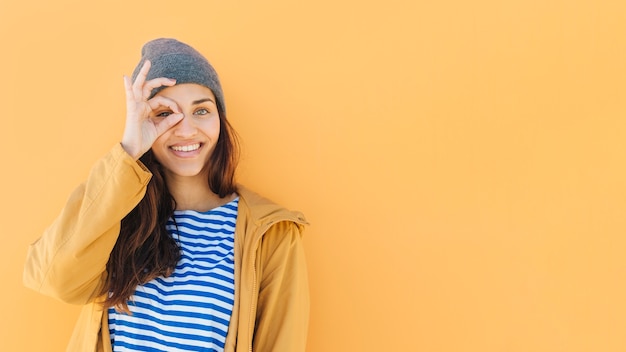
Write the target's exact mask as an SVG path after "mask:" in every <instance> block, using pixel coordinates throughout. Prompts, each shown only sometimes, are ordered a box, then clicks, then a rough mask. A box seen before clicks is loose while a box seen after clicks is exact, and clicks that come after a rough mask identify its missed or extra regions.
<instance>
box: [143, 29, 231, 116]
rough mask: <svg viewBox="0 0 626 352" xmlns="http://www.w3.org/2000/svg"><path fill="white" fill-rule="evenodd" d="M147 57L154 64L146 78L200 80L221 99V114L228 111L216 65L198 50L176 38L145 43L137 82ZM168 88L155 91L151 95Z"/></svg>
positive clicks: (159, 88)
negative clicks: (214, 67)
mask: <svg viewBox="0 0 626 352" xmlns="http://www.w3.org/2000/svg"><path fill="white" fill-rule="evenodd" d="M146 60H150V62H151V63H152V66H151V68H150V72H148V77H147V78H146V80H150V79H153V78H158V77H166V78H172V79H175V80H176V84H183V83H196V84H199V85H202V86H205V87H207V88H209V89H210V90H211V91H212V92H213V94H214V95H215V99H216V100H217V101H216V103H217V108H218V110H219V112H220V113H221V114H223V113H224V112H225V111H226V106H225V105H224V93H223V92H222V86H221V85H220V80H219V78H218V76H217V72H215V69H213V66H211V64H210V63H209V61H207V59H206V58H205V57H204V56H202V54H200V53H199V52H198V51H197V50H196V49H194V48H192V47H190V46H189V45H187V44H185V43H182V42H179V41H178V40H176V39H170V38H159V39H154V40H151V41H149V42H147V43H146V44H144V46H143V48H142V49H141V61H139V64H138V65H137V67H135V71H133V77H132V80H133V82H134V81H135V78H137V75H138V74H139V70H140V69H141V67H142V66H143V63H144V62H145V61H146ZM164 88H166V87H163V86H162V87H158V88H155V89H153V90H152V93H151V94H150V98H152V97H153V96H154V95H155V94H157V93H158V92H159V91H160V90H162V89H164Z"/></svg>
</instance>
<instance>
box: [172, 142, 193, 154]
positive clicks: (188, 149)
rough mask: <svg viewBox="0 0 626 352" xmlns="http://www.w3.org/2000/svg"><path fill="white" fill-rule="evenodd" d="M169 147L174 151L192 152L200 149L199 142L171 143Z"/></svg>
mask: <svg viewBox="0 0 626 352" xmlns="http://www.w3.org/2000/svg"><path fill="white" fill-rule="evenodd" d="M170 148H171V149H172V150H173V151H175V152H193V151H194V150H198V149H200V143H195V144H189V145H173V146H171V147H170Z"/></svg>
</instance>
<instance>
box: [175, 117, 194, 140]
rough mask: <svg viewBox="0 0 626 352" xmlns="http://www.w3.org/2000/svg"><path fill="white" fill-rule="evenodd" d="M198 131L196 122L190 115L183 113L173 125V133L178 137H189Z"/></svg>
mask: <svg viewBox="0 0 626 352" xmlns="http://www.w3.org/2000/svg"><path fill="white" fill-rule="evenodd" d="M196 133H198V129H197V128H196V124H195V122H194V121H193V118H192V117H191V116H188V115H187V114H185V115H184V116H183V118H182V120H180V121H178V123H177V124H176V125H175V126H174V135H175V136H176V137H180V138H191V137H194V136H195V135H196Z"/></svg>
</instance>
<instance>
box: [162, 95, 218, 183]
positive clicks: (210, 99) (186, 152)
mask: <svg viewBox="0 0 626 352" xmlns="http://www.w3.org/2000/svg"><path fill="white" fill-rule="evenodd" d="M157 95H160V96H163V97H165V98H167V99H170V100H172V101H174V102H175V103H176V104H177V105H178V108H179V109H180V111H181V112H182V113H183V115H184V117H183V119H182V120H181V121H180V122H179V123H178V124H176V125H175V126H174V127H172V128H170V129H169V130H167V131H166V132H165V133H164V134H162V135H161V136H160V137H159V138H157V140H156V141H155V142H154V144H153V145H152V151H153V153H154V156H155V157H156V158H157V160H158V161H159V162H160V163H161V165H163V167H164V168H165V173H166V175H168V176H169V177H176V176H182V177H192V176H198V175H207V173H208V167H209V166H208V162H209V158H210V157H211V154H212V153H213V150H214V149H215V144H216V143H217V140H218V138H219V135H220V118H219V113H218V111H217V104H216V101H215V96H214V95H213V92H212V91H211V90H210V89H209V88H206V87H204V86H201V85H198V84H191V83H189V84H180V85H175V86H172V87H167V88H165V89H163V90H161V91H160V92H159V93H157ZM171 113H172V111H171V110H170V109H169V108H167V107H160V108H159V109H156V110H154V111H153V117H152V118H153V119H159V118H163V117H165V116H167V115H169V114H171Z"/></svg>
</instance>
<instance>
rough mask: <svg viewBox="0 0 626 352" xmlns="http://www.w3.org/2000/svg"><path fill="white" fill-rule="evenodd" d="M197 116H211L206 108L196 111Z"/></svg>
mask: <svg viewBox="0 0 626 352" xmlns="http://www.w3.org/2000/svg"><path fill="white" fill-rule="evenodd" d="M195 114H196V115H208V114H209V110H207V109H205V108H200V109H198V110H196V112H195Z"/></svg>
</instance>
